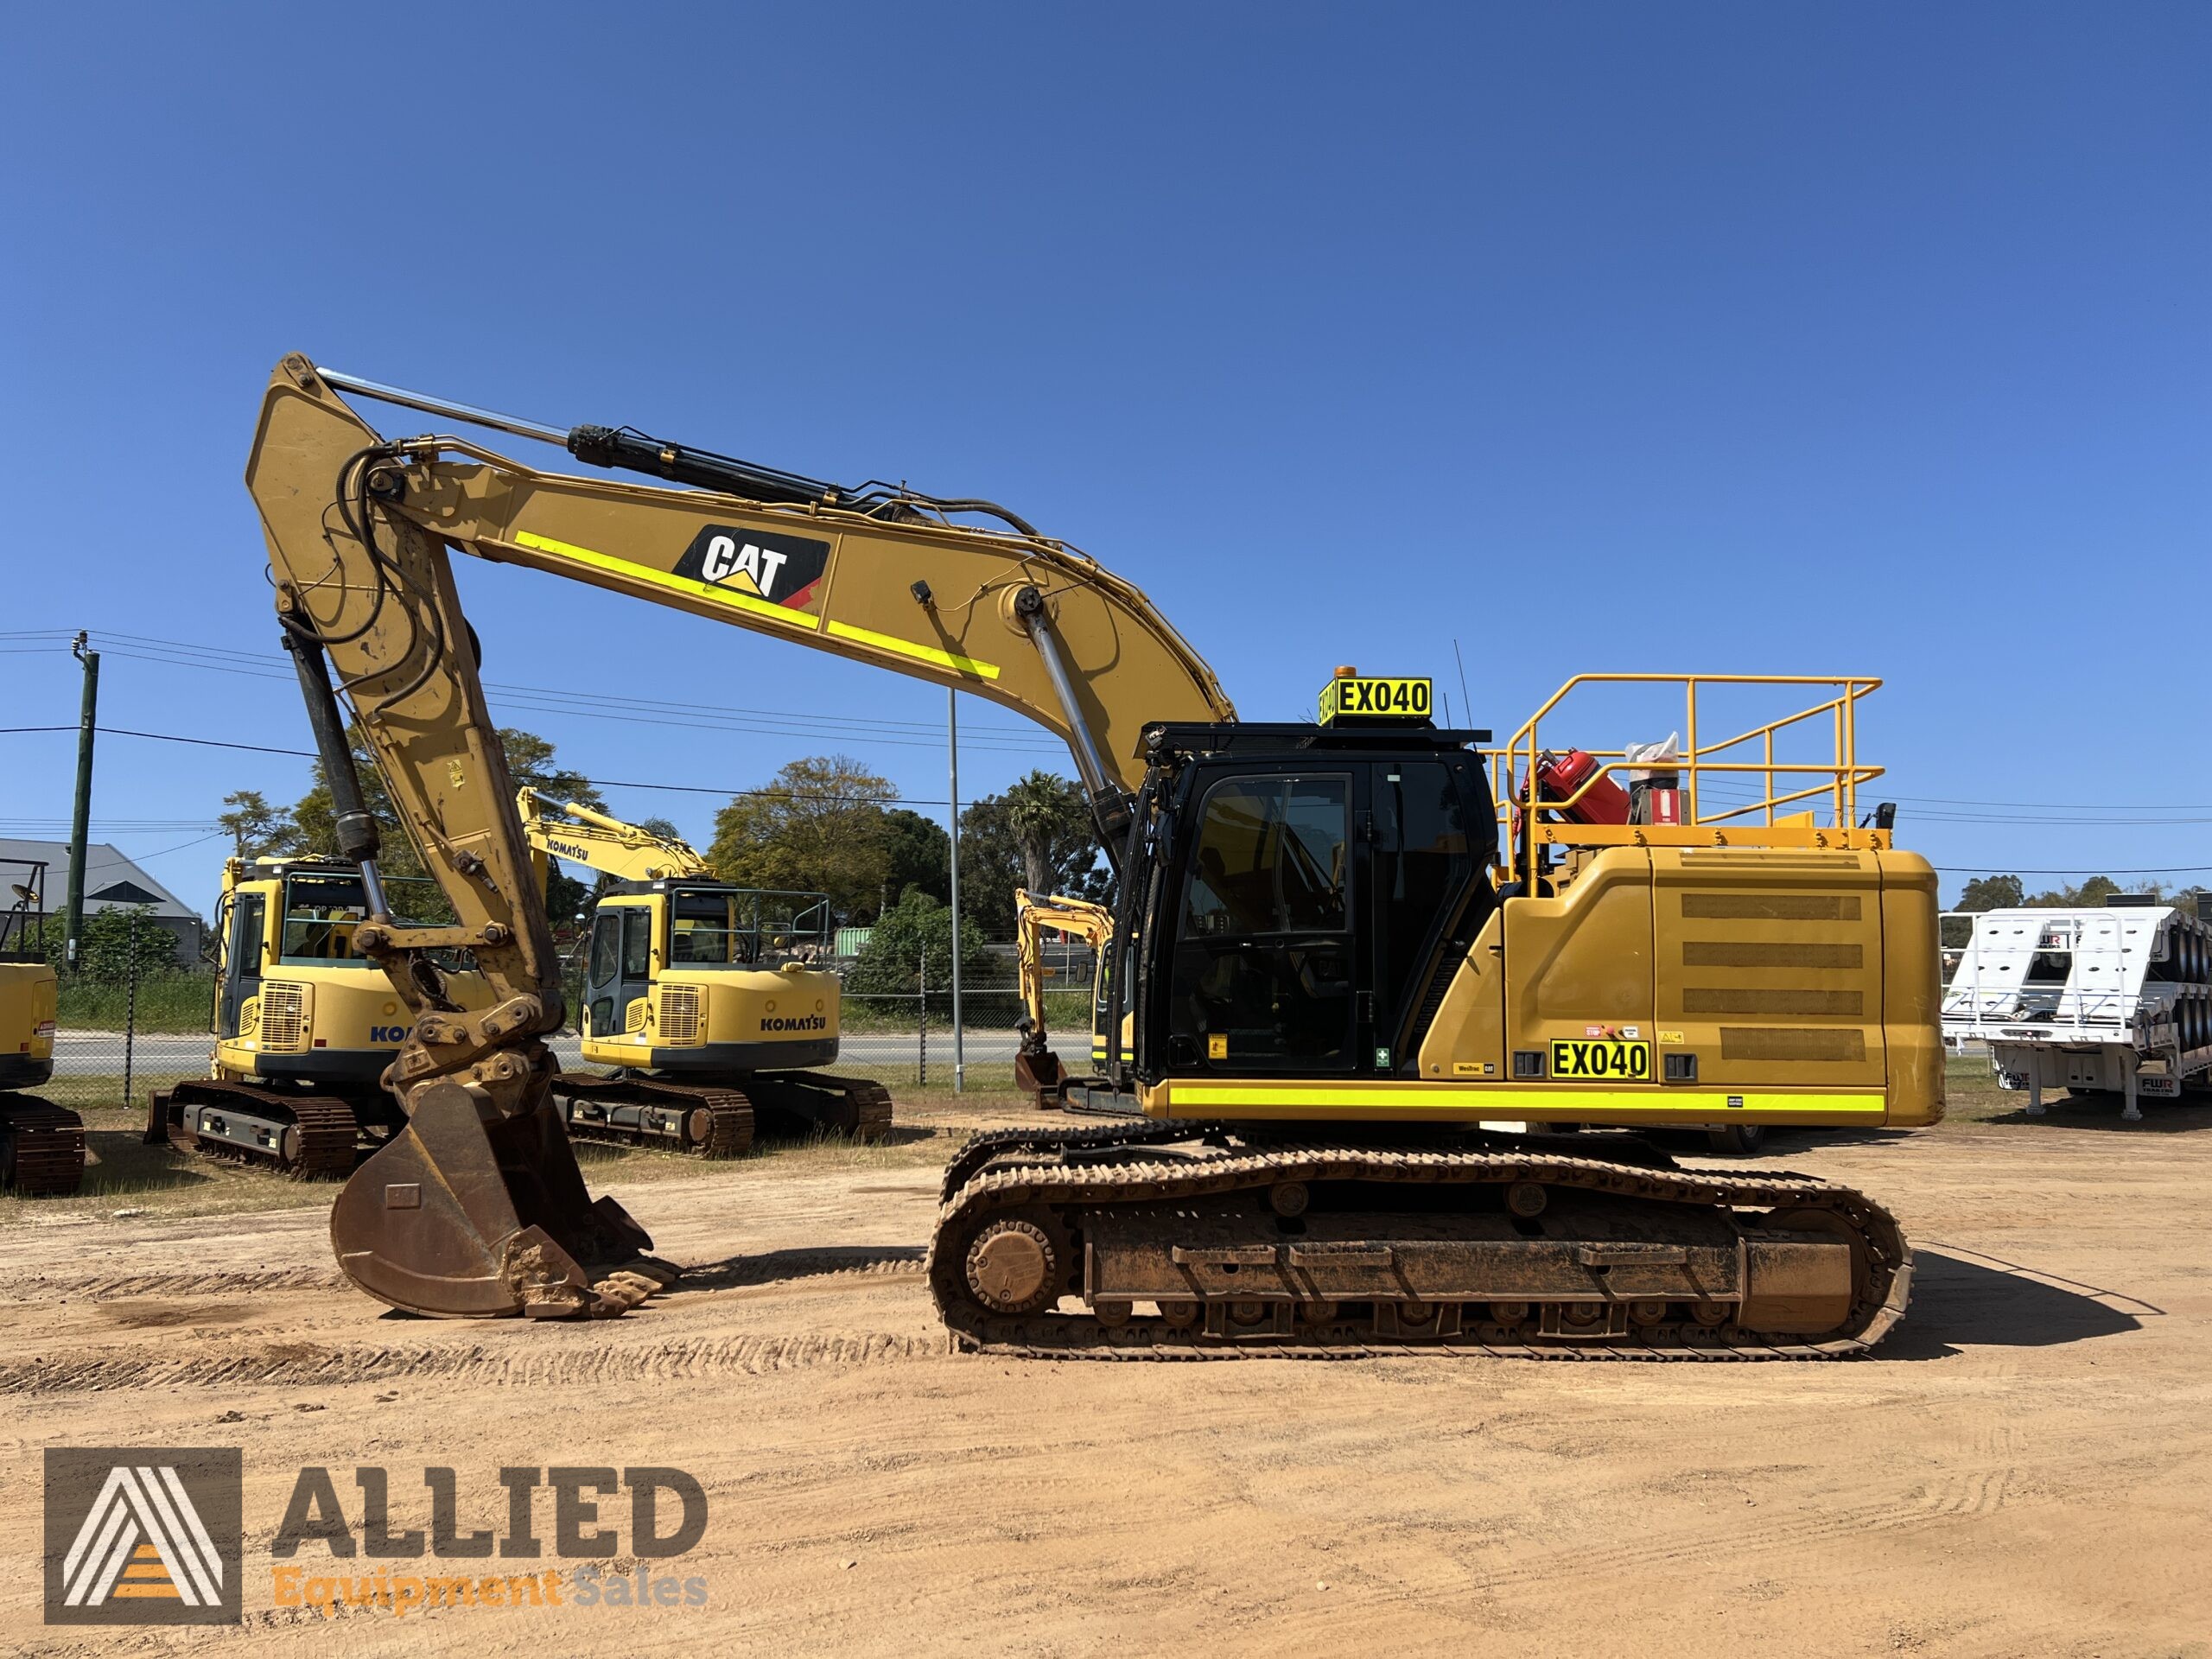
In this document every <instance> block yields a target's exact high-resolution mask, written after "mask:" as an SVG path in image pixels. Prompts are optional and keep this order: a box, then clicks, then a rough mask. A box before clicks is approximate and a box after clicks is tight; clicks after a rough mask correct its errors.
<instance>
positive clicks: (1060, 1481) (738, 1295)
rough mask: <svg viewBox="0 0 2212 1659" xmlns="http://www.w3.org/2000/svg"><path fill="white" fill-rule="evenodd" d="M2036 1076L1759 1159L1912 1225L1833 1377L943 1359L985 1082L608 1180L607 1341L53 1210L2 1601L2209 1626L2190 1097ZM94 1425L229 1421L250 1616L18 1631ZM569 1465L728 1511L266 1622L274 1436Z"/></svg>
mask: <svg viewBox="0 0 2212 1659" xmlns="http://www.w3.org/2000/svg"><path fill="white" fill-rule="evenodd" d="M1968 1104H1969V1105H1970V1107H1971V1106H1972V1103H1968ZM2011 1105H2012V1102H2011V1101H2009V1100H2008V1101H2001V1102H2000V1101H1994V1100H1990V1101H1985V1102H1982V1103H1980V1106H1979V1108H1976V1109H1969V1110H1967V1111H1966V1112H1963V1113H1961V1114H1959V1115H1958V1116H1955V1118H1954V1120H1953V1121H1952V1122H1948V1123H1947V1124H1946V1125H1944V1126H1943V1127H1942V1128H1941V1129H1939V1130H1936V1131H1934V1132H1931V1133H1928V1134H1923V1135H1913V1136H1905V1135H1897V1136H1888V1137H1855V1138H1844V1137H1821V1138H1815V1137H1813V1136H1809V1135H1796V1136H1790V1137H1787V1138H1786V1139H1785V1141H1784V1144H1783V1145H1782V1146H1780V1147H1777V1148H1773V1149H1770V1154H1769V1155H1768V1156H1767V1157H1765V1158H1764V1159H1763V1160H1761V1161H1762V1162H1766V1163H1784V1162H1786V1163H1787V1165H1788V1166H1790V1167H1793V1168H1796V1169H1800V1170H1802V1171H1805V1172H1807V1173H1815V1174H1819V1175H1823V1176H1827V1177H1829V1178H1832V1179H1841V1180H1846V1181H1850V1182H1853V1183H1855V1184H1857V1185H1861V1186H1864V1187H1866V1188H1867V1189H1868V1190H1870V1191H1871V1192H1874V1193H1876V1194H1878V1196H1879V1197H1881V1198H1883V1199H1884V1200H1885V1202H1887V1203H1888V1204H1889V1205H1891V1207H1892V1208H1893V1209H1894V1210H1895V1211H1897V1214H1898V1216H1899V1217H1900V1218H1901V1219H1902V1220H1903V1222H1904V1225H1905V1227H1906V1230H1907V1231H1908V1233H1909V1234H1910V1236H1911V1237H1912V1239H1913V1241H1914V1243H1915V1244H1916V1248H1917V1250H1918V1253H1919V1254H1918V1268H1917V1273H1916V1281H1915V1287H1914V1296H1913V1303H1912V1308H1911V1311H1910V1314H1909V1316H1908V1318H1907V1320H1906V1323H1905V1324H1904V1326H1903V1327H1902V1328H1901V1330H1900V1331H1899V1332H1898V1333H1897V1335H1895V1336H1894V1337H1892V1338H1891V1340H1890V1341H1889V1342H1888V1343H1886V1344H1885V1345H1884V1346H1883V1347H1882V1349H1881V1350H1880V1351H1879V1352H1878V1355H1877V1356H1875V1357H1872V1358H1869V1359H1866V1360H1861V1361H1856V1362H1851V1363H1829V1364H1787V1363H1782V1364H1738V1365H1725V1364H1723V1365H1707V1364H1660V1365H1651V1364H1571V1363H1526V1362H1521V1363H1516V1362H1509V1361H1471V1360H1452V1359H1430V1358H1390V1359H1370V1360H1358V1361H1351V1362H1344V1363H1326V1364H1323V1363H1297V1362H1286V1361H1260V1360H1247V1361H1240V1362H1224V1363H1097V1362H1068V1363H1011V1362H1003V1361H997V1360H988V1359H980V1358H976V1357H961V1356H957V1355H954V1354H952V1353H950V1351H949V1349H948V1344H947V1342H946V1339H945V1338H944V1335H943V1333H942V1332H941V1331H940V1330H939V1328H938V1325H937V1323H936V1320H935V1319H934V1317H933V1315H932V1313H931V1307H930V1303H929V1300H928V1296H927V1294H926V1292H925V1288H924V1285H923V1282H922V1277H921V1270H920V1258H921V1255H922V1251H923V1248H924V1245H925V1241H926V1239H927V1237H928V1233H929V1229H930V1225H931V1219H932V1217H933V1214H934V1209H935V1205H934V1182H935V1166H936V1165H937V1163H938V1162H939V1161H941V1160H942V1157H943V1155H944V1152H945V1151H946V1150H948V1149H949V1148H950V1147H951V1146H953V1145H955V1144H957V1136H956V1135H955V1134H953V1133H952V1132H951V1131H953V1130H955V1129H957V1128H959V1127H960V1126H961V1125H963V1124H964V1123H965V1122H973V1121H977V1120H978V1119H979V1117H988V1116H990V1115H991V1114H990V1113H989V1112H988V1111H986V1112H984V1113H982V1114H978V1113H977V1112H976V1109H975V1108H974V1107H973V1106H972V1105H963V1106H957V1107H956V1106H954V1105H952V1104H950V1103H947V1102H945V1101H944V1100H943V1099H942V1098H941V1097H934V1098H932V1099H931V1100H930V1101H927V1102H925V1103H922V1104H921V1105H920V1106H919V1108H918V1109H910V1110H909V1111H908V1113H907V1116H908V1117H909V1119H910V1120H912V1119H914V1118H917V1117H918V1118H921V1119H924V1120H927V1122H925V1125H924V1127H931V1128H936V1129H938V1131H940V1132H939V1133H937V1134H935V1135H930V1136H927V1137H917V1138H915V1139H912V1140H910V1141H906V1143H905V1144H904V1145H903V1147H893V1148H887V1149H885V1150H884V1151H882V1152H881V1153H878V1154H870V1155H868V1156H867V1157H854V1158H845V1159H840V1158H837V1157H835V1156H824V1155H822V1154H819V1153H818V1151H817V1152H815V1153H812V1154H810V1153H809V1152H808V1151H807V1150H806V1149H796V1150H795V1152H794V1154H793V1155H791V1156H789V1157H779V1156H770V1157H766V1158H761V1159H754V1160H746V1161H744V1162H742V1163H741V1164H739V1165H736V1166H728V1167H725V1168H721V1169H715V1170H712V1171H708V1172H703V1173H694V1167H693V1166H679V1167H678V1168H677V1170H675V1171H672V1172H660V1173H662V1176H663V1178H662V1179H658V1180H653V1181H650V1182H640V1181H625V1180H623V1179H621V1176H622V1169H621V1168H620V1166H613V1167H603V1168H600V1169H596V1170H595V1171H594V1180H596V1181H599V1182H601V1184H602V1185H605V1186H606V1187H607V1190H609V1191H611V1192H613V1193H614V1194H615V1195H616V1196H617V1197H618V1198H622V1199H624V1201H626V1203H628V1204H629V1205H630V1206H631V1208H632V1211H634V1212H635V1213H636V1214H637V1215H638V1216H639V1218H640V1219H641V1220H643V1221H644V1222H645V1224H647V1225H648V1226H649V1227H650V1228H651V1229H652V1231H653V1233H654V1234H655V1236H656V1238H657V1241H658V1244H659V1246H660V1248H661V1249H662V1250H663V1251H664V1253H665V1254H666V1255H669V1256H670V1257H671V1258H672V1259H675V1260H677V1261H679V1262H683V1263H686V1264H688V1265H689V1266H690V1268H691V1269H692V1271H691V1272H690V1275H689V1276H688V1277H687V1278H686V1279H685V1280H684V1281H683V1283H682V1285H681V1286H679V1287H678V1288H677V1290H676V1291H674V1292H673V1293H672V1294H668V1295H666V1296H664V1297H663V1298H661V1299H658V1300H655V1301H654V1302H652V1303H650V1304H648V1305H647V1306H645V1307H644V1308H643V1309H640V1310H639V1311H638V1312H637V1313H632V1315H631V1316H629V1317H628V1318H626V1319H623V1320H621V1321H620V1322H619V1323H614V1324H611V1325H594V1326H576V1325H551V1326H548V1325H529V1324H524V1323H521V1322H505V1323H498V1324H451V1323H440V1322H435V1321H428V1320H419V1319H406V1318H403V1317H401V1316H398V1315H397V1314H392V1313H385V1312H383V1311H381V1310H379V1309H378V1308H377V1307H376V1306H373V1305H372V1304H371V1303H369V1302H368V1301H367V1300H365V1299H363V1298H362V1297H360V1296H359V1295H356V1294H353V1293H352V1292H351V1291H349V1290H348V1289H346V1288H345V1287H343V1286H342V1285H341V1283H340V1280H339V1277H338V1274H337V1273H336V1270H335V1268H334V1266H333V1264H332V1262H331V1260H330V1256H329V1253H328V1249H327V1243H326V1242H325V1237H324V1233H323V1225H322V1214H321V1209H320V1208H319V1207H315V1208H307V1207H295V1208H291V1209H269V1210H261V1211H245V1212H243V1213H234V1214H227V1215H222V1216H219V1217H213V1216H205V1215H201V1216H191V1215H185V1216H167V1215H163V1214H160V1213H150V1214H141V1215H139V1216H137V1217H124V1218H121V1219H118V1218H116V1217H114V1216H113V1215H112V1213H111V1212H100V1211H89V1210H87V1209H86V1207H84V1206H83V1205H78V1206H75V1207H73V1208H55V1209H53V1210H51V1211H41V1210H39V1209H37V1208H35V1207H32V1208H30V1209H29V1210H27V1211H26V1212H25V1213H24V1214H23V1215H22V1216H21V1217H19V1218H17V1219H15V1220H13V1221H11V1222H10V1224H6V1225H4V1226H0V1293H4V1295H5V1298H6V1301H7V1305H8V1306H9V1308H10V1313H11V1322H10V1328H9V1331H8V1334H7V1340H6V1343H5V1344H4V1346H0V1399H4V1402H5V1414H4V1419H0V1440H4V1442H5V1446H4V1454H0V1459H3V1460H0V1469H4V1470H5V1471H7V1472H8V1474H10V1475H12V1477H13V1478H6V1479H5V1480H4V1484H0V1559H4V1560H9V1561H11V1562H14V1563H16V1564H17V1566H18V1569H19V1570H17V1571H15V1572H12V1573H7V1574H5V1575H4V1576H0V1631H5V1632H6V1633H7V1636H6V1639H7V1643H8V1646H9V1647H10V1649H12V1650H14V1651H17V1652H21V1653H26V1654H74V1653H98V1654H104V1655H105V1654H115V1653H123V1652H133V1653H135V1652H138V1651H142V1650H146V1649H156V1650H161V1651H184V1650H194V1651H196V1650H199V1649H203V1648H209V1649H219V1650H220V1651H223V1652H225V1653H240V1654H245V1653H258V1652H289V1651H301V1652H306V1651H309V1650H313V1651H315V1652H321V1653H327V1652H330V1651H333V1650H343V1651H361V1652H374V1653H385V1652H390V1653H398V1652H400V1651H403V1650H404V1651H408V1652H434V1653H444V1652H467V1653H472V1654H474V1653H486V1654H493V1655H509V1654H517V1655H519V1654H524V1653H529V1654H533V1655H535V1654H544V1653H555V1652H599V1651H607V1652H618V1651H619V1652H646V1651H671V1652H691V1651H704V1650H707V1649H709V1647H711V1648H712V1649H715V1650H718V1651H735V1652H760V1653H783V1652H794V1651H811V1652H823V1651H833V1652H837V1653H841V1654H842V1653H851V1654H861V1655H874V1654H883V1655H899V1656H906V1655H912V1654H914V1653H940V1652H949V1651H954V1650H958V1651H962V1652H964V1653H969V1654H997V1653H1010V1654H1052V1655H1058V1654H1068V1655H1077V1654H1092V1653H1105V1652H1112V1651H1133V1652H1140V1653H1155V1652H1188V1651H1192V1650H1195V1649H1206V1650H1210V1651H1211V1652H1213V1653H1217V1654H1234V1653H1243V1652H1252V1651H1263V1652H1267V1653H1269V1654H1281V1653H1283V1652H1293V1653H1299V1652H1330V1651H1337V1650H1346V1649H1357V1650H1363V1651H1395V1652H1440V1651H1446V1650H1455V1651H1459V1650H1471V1649H1477V1648H1478V1647H1479V1648H1481V1649H1484V1650H1485V1651H1490V1652H1498V1653H1529V1654H1567V1653H1573V1654H1577V1655H1592V1654H1614V1653H1618V1654H1676V1653H1681V1654H1688V1653H1699V1654H1709V1653H1720V1654H1728V1653H1768V1652H1812V1653H1821V1654H1859V1653H1879V1654H1892V1653H1909V1654H1929V1655H1961V1656H1965V1655H1990V1656H2012V1655H2021V1654H2037V1655H2070V1654H2080V1655H2101V1656H2133V1655H2183V1654H2188V1655H2202V1654H2208V1653H2212V1641H2208V1639H2207V1637H2208V1631H2212V1584H2208V1582H2207V1570H2208V1564H2212V1554H2209V1553H2208V1551H2212V1525H2208V1511H2212V1498H2208V1493H2209V1492H2212V1459H2208V1456H2207V1452H2208V1448H2212V1430H2209V1429H2208V1427H2207V1422H2208V1418H2209V1417H2212V1242H2208V1230H2207V1223H2208V1204H2207V1193H2208V1190H2212V1111H2207V1110H2204V1109H2179V1108H2171V1109H2164V1108H2158V1107H2153V1108H2152V1112H2153V1121H2152V1122H2151V1123H2149V1124H2146V1125H2145V1126H2142V1127H2141V1128H2122V1127H2121V1126H2120V1125H2119V1124H2118V1123H2117V1122H2116V1121H2114V1120H2115V1118H2116V1114H2113V1113H2084V1112H2061V1113H2054V1114H2053V1115H2052V1116H2049V1117H2046V1118H2044V1119H2039V1120H2028V1119H2025V1118H2024V1117H2021V1116H2018V1115H2017V1114H2012V1112H2011V1111H2010V1107H2011ZM88 1444H90V1445H98V1444H137V1445H181V1446H243V1448H244V1452H245V1522H246V1554H245V1575H244V1582H245V1606H246V1616H245V1628H244V1629H243V1630H238V1629H231V1630H200V1631H174V1632H137V1631H131V1630H80V1629H63V1628H48V1627H45V1626H43V1625H42V1624H41V1622H40V1619H41V1614H40V1604H39V1594H40V1588H39V1574H38V1571H37V1567H36V1562H37V1560H38V1557H39V1552H40V1500H39V1491H40V1463H41V1458H40V1454H41V1448H43V1447H45V1446H49V1445H88ZM554 1463H569V1464H592V1465H618V1466H627V1465H677V1466H679V1467H681V1468H683V1469H684V1470H687V1471H690V1472H691V1473H692V1474H693V1475H695V1476H696V1478H698V1479H699V1480H700V1481H701V1482H702V1484H704V1487H705V1489H706V1491H707V1493H708V1495H709V1501H710V1506H711V1519H710V1522H709V1527H708V1530H707V1533H706V1535H705V1538H704V1540H703V1541H702V1543H701V1544H700V1546H699V1547H698V1548H696V1550H694V1551H693V1552H692V1553H691V1554H690V1555H688V1556H686V1557H684V1558H683V1559H682V1560H681V1561H680V1562H677V1563H672V1564H667V1565H669V1566H671V1567H672V1568H673V1569H674V1570H676V1571H677V1572H679V1573H682V1574H683V1575H686V1576H695V1577H697V1578H699V1579H701V1580H703V1592H704V1595H705V1603H704V1605H697V1606H681V1605H679V1606H676V1607H661V1606H654V1607H652V1608H650V1609H639V1608H626V1609H623V1608H614V1607H609V1606H604V1605H601V1606H597V1607H592V1608H584V1607H580V1606H576V1605H573V1604H571V1605H563V1607H561V1608H558V1609H553V1608H524V1609H514V1608H496V1609H495V1608H491V1607H482V1606H478V1607H467V1606H460V1607H444V1608H439V1609H435V1610H418V1611H415V1612H414V1613H412V1614H411V1615H410V1616H408V1617H406V1618H404V1619H403V1618H397V1617H395V1615H394V1614H393V1613H392V1612H391V1611H387V1610H384V1609H377V1608H369V1609H360V1610H341V1611H340V1612H339V1614H338V1615H337V1618H336V1621H335V1622H334V1623H332V1622H327V1620H326V1618H325V1616H324V1615H323V1614H322V1613H321V1612H318V1611H313V1610H312V1609H309V1608H279V1607H276V1606H274V1605H272V1580H271V1576H270V1568H271V1559H270V1538H271V1535H272V1534H273V1532H274V1530H275V1529H276V1528H277V1524H278V1522H279V1519H280V1517H281V1516H282V1515H283V1510H284V1506H285V1503H286V1500H287V1498H288V1497H289V1494H290V1491H291V1489H292V1485H293V1482H294V1479H295V1477H296V1472H297V1471H298V1469H299V1467H300V1466H301V1465H308V1464H321V1465H329V1466H331V1467H332V1468H333V1470H334V1473H335V1476H336V1478H337V1485H338V1491H340V1494H341V1496H342V1497H344V1499H345V1501H346V1508H347V1511H348V1514H349V1516H352V1518H353V1519H354V1520H356V1521H358V1520H359V1509H358V1504H359V1497H358V1493H357V1491H356V1490H355V1488H354V1486H353V1479H352V1476H353V1468H354V1467H355V1466H358V1465H381V1466H383V1467H385V1468H387V1469H389V1470H391V1471H392V1472H391V1487H392V1493H393V1502H392V1507H393V1516H394V1522H395V1524H401V1525H417V1526H419V1525H424V1524H427V1515H428V1499H427V1496H426V1494H425V1492H424V1491H423V1486H422V1484H421V1471H422V1469H423V1467H424V1466H426V1465H447V1466H451V1467H453V1468H454V1469H456V1470H457V1471H459V1484H460V1491H461V1505H460V1518H461V1525H462V1527H463V1529H467V1528H470V1527H474V1526H487V1527H492V1528H493V1529H498V1528H499V1526H500V1525H501V1523H502V1522H503V1519H504V1516H505V1492H504V1491H502V1489H500V1488H499V1486H497V1485H496V1484H494V1478H495V1474H496V1471H497V1470H498V1469H499V1467H500V1466H501V1465H547V1464H554ZM539 1502H540V1504H541V1511H543V1509H544V1508H546V1507H548V1506H550V1500H549V1499H547V1497H545V1495H544V1494H543V1493H541V1494H540V1497H539ZM607 1513H608V1514H610V1515H613V1516H614V1517H615V1518H616V1519H617V1520H618V1521H620V1522H623V1523H624V1524H626V1521H627V1507H626V1501H625V1502H623V1503H620V1504H618V1505H616V1506H614V1507H613V1508H610V1509H609V1510H607ZM540 1524H541V1527H543V1526H545V1525H546V1522H544V1521H543V1519H542V1518H541V1522H540ZM300 1559H301V1562H302V1565H304V1566H305V1567H306V1568H307V1570H308V1573H315V1572H317V1571H320V1570H327V1567H328V1562H327V1557H324V1556H323V1555H322V1554H321V1546H319V1545H315V1544H310V1545H308V1546H307V1548H306V1549H305V1550H304V1551H303V1552H302V1556H301V1558H300ZM626 1564H627V1562H626V1559H625V1560H623V1561H621V1562H618V1565H626ZM340 1565H341V1566H344V1565H347V1564H342V1563H341V1564H340ZM352 1565H353V1566H355V1567H356V1569H357V1570H359V1571H361V1572H366V1571H369V1570H371V1568H370V1566H369V1565H364V1564H359V1563H356V1564H352ZM375 1565H386V1564H385V1563H377V1564H375ZM426 1565H427V1564H426Z"/></svg>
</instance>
